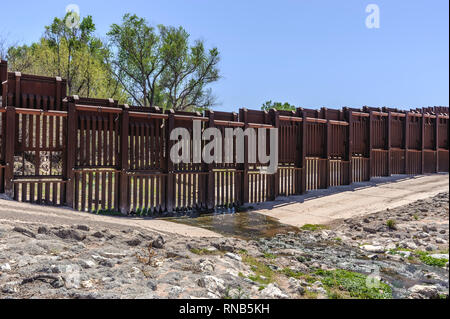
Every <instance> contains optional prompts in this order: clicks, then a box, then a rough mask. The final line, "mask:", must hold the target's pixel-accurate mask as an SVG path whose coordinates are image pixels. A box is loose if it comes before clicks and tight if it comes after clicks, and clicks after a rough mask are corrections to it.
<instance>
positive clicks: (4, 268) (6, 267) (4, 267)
mask: <svg viewBox="0 0 450 319" xmlns="http://www.w3.org/2000/svg"><path fill="white" fill-rule="evenodd" d="M0 270H1V271H4V272H7V271H11V266H10V265H9V264H8V263H6V264H3V265H0Z"/></svg>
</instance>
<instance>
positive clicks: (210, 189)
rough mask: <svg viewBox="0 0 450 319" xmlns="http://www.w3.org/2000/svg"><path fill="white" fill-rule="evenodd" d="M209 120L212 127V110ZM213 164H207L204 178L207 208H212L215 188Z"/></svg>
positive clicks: (209, 126) (209, 125)
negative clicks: (206, 176) (206, 174)
mask: <svg viewBox="0 0 450 319" xmlns="http://www.w3.org/2000/svg"><path fill="white" fill-rule="evenodd" d="M208 113H209V122H208V128H211V127H214V112H213V111H209V112H208ZM213 168H214V165H213V164H208V165H207V170H208V178H207V179H206V187H205V190H204V191H205V192H206V203H207V205H206V208H207V209H208V210H212V209H214V206H215V205H214V203H215V201H214V194H215V192H214V190H215V181H214V171H213ZM219 187H223V185H220V186H219Z"/></svg>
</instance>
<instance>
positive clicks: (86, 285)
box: [81, 280, 94, 289]
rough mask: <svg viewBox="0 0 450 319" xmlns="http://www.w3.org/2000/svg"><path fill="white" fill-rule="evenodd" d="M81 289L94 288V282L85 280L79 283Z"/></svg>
mask: <svg viewBox="0 0 450 319" xmlns="http://www.w3.org/2000/svg"><path fill="white" fill-rule="evenodd" d="M81 287H83V288H85V289H89V288H92V287H94V282H93V281H92V280H85V281H82V282H81Z"/></svg>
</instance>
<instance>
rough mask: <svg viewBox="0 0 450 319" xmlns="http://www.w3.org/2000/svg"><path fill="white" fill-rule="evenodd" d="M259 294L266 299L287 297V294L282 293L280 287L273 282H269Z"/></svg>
mask: <svg viewBox="0 0 450 319" xmlns="http://www.w3.org/2000/svg"><path fill="white" fill-rule="evenodd" d="M261 296H262V297H264V298H267V299H288V298H289V296H288V295H286V294H284V293H283V292H282V291H281V290H280V288H278V287H277V286H275V285H274V284H269V285H268V286H267V287H266V288H264V289H263V290H262V291H261Z"/></svg>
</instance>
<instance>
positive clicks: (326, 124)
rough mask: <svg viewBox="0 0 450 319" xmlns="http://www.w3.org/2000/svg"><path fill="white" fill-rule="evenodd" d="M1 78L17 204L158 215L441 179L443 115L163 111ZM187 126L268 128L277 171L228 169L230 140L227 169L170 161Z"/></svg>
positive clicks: (7, 157)
mask: <svg viewBox="0 0 450 319" xmlns="http://www.w3.org/2000/svg"><path fill="white" fill-rule="evenodd" d="M6 70H7V64H6V62H5V61H1V64H0V76H1V80H2V95H1V97H2V98H1V105H0V192H2V193H3V192H5V193H6V194H7V195H9V196H10V197H12V198H14V199H15V200H18V201H23V202H30V203H37V204H46V205H63V206H69V207H73V208H74V209H76V210H79V211H88V212H98V211H120V212H122V213H123V214H129V213H137V214H139V213H145V214H146V215H152V216H160V215H161V214H163V213H165V212H173V211H187V210H212V209H214V208H230V207H233V206H235V207H236V206H239V205H242V204H244V203H256V202H264V201H270V200H274V199H275V198H276V197H278V196H290V195H298V194H303V193H305V192H307V191H309V190H315V189H324V188H328V187H333V186H339V185H349V184H352V183H354V182H363V181H368V180H370V178H371V177H378V176H390V175H393V174H408V175H415V174H425V173H437V172H448V170H449V125H448V122H449V114H448V113H449V109H448V107H433V108H424V109H415V110H411V111H399V110H397V109H390V108H382V109H378V108H370V107H364V108H362V109H352V108H344V109H342V110H335V109H325V108H322V109H320V110H309V109H302V108H299V109H297V110H296V111H293V112H288V111H276V110H271V111H269V112H264V111H255V110H247V109H241V110H240V111H239V113H229V112H214V111H206V112H205V113H204V114H200V113H189V112H175V111H162V110H160V109H158V108H142V107H133V106H128V105H118V103H117V101H114V100H112V99H108V100H99V99H89V98H80V97H77V96H69V97H68V96H66V81H65V80H63V79H60V78H47V77H40V76H34V75H25V74H20V73H7V71H6ZM195 120H197V121H200V123H201V130H202V131H204V130H206V129H208V128H211V127H216V128H218V129H220V131H221V132H222V133H223V135H225V130H226V129H227V128H232V129H237V128H241V129H243V130H245V129H246V128H277V129H278V135H279V143H278V144H279V145H278V148H279V149H278V153H279V167H278V170H277V172H276V174H273V175H267V174H264V173H263V172H262V171H261V168H263V167H264V166H265V164H262V163H258V162H257V163H250V161H249V159H248V154H244V158H245V161H244V163H238V161H237V147H236V138H234V139H233V140H232V142H230V143H229V144H230V145H222V147H223V152H222V156H225V155H224V154H225V149H227V150H230V149H232V150H233V158H232V160H230V161H228V162H226V161H223V163H220V164H219V163H213V164H204V163H202V164H187V163H182V164H174V163H172V162H171V159H170V156H169V154H170V149H171V147H172V145H173V143H175V142H174V141H170V140H169V138H168V137H169V133H170V132H171V131H172V130H173V129H174V128H178V127H183V128H186V129H187V130H188V131H189V132H190V133H191V139H194V138H195V137H194V136H193V131H194V128H193V123H194V121H195ZM204 143H205V142H204V141H202V145H204ZM245 143H246V144H245V145H246V147H245V150H246V151H247V149H248V147H247V146H248V139H247V138H246V139H245ZM191 145H192V144H191ZM268 147H269V146H267V148H268ZM267 150H268V151H270V150H269V149H267ZM191 153H192V152H191ZM245 153H247V152H245ZM191 156H192V154H191Z"/></svg>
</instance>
